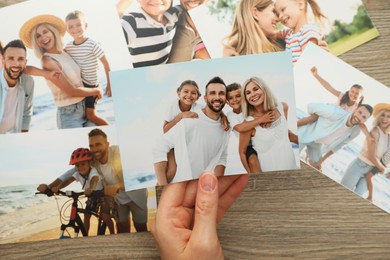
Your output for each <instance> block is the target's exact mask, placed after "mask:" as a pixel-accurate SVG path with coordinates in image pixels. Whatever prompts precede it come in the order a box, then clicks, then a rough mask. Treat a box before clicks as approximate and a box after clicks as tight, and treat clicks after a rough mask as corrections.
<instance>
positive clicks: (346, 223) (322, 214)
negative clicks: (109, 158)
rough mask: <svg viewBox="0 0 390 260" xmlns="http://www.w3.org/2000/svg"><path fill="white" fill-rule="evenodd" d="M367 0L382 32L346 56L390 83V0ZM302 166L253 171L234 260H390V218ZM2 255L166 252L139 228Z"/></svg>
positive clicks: (230, 227) (231, 227) (235, 230)
mask: <svg viewBox="0 0 390 260" xmlns="http://www.w3.org/2000/svg"><path fill="white" fill-rule="evenodd" d="M10 2H12V1H0V4H1V5H3V3H7V4H8V3H10ZM19 2H20V1H19ZM364 3H365V4H366V8H367V11H368V13H369V15H370V17H371V18H372V21H373V22H374V24H375V26H376V28H377V29H378V30H379V33H380V37H378V38H376V39H375V40H372V41H370V42H368V43H366V44H363V45H362V46H359V47H358V48H355V49H353V50H352V51H350V52H348V53H346V54H343V55H342V56H341V58H342V59H343V60H344V61H346V62H348V63H350V64H351V65H353V66H355V67H356V68H358V69H359V70H361V71H363V72H364V73H366V74H368V75H369V76H371V77H374V78H375V79H376V80H378V81H380V82H382V83H383V84H384V85H386V86H390V44H389V42H390V28H389V27H390V1H388V0H367V1H364ZM1 5H0V6H1ZM335 8H337V7H335ZM389 99H390V97H389ZM301 167H302V169H300V170H296V171H284V172H273V173H263V174H252V175H251V177H250V180H249V183H248V185H247V187H246V189H245V190H244V192H243V193H242V195H241V196H240V198H239V199H238V200H237V202H236V203H235V204H234V205H233V207H232V208H231V209H230V210H229V211H228V213H227V214H226V215H225V217H224V219H223V220H222V222H221V223H220V224H219V227H218V233H219V238H220V240H221V243H222V246H223V249H224V252H225V256H226V259H270V258H272V259H275V258H298V259H301V258H309V259H313V258H316V259H321V258H331V259H346V258H348V259H351V258H353V259H386V258H390V256H389V255H390V215H389V214H387V213H385V212H384V211H383V210H381V209H379V208H377V207H376V206H373V205H371V204H370V203H369V202H368V201H366V200H363V199H361V198H360V197H358V196H357V195H355V194H353V193H352V192H350V191H349V190H347V189H345V188H343V187H342V186H340V185H339V184H338V183H336V182H334V181H332V180H331V179H329V178H328V177H326V176H324V175H322V174H321V173H318V172H317V171H315V170H313V169H312V168H310V167H309V166H307V165H305V164H303V163H301ZM160 192H161V189H158V194H160ZM2 224H3V225H6V223H2ZM167 242H169V241H167ZM0 258H1V259H21V258H29V259H78V258H83V259H92V258H100V259H141V258H144V259H158V258H159V255H158V252H157V250H156V247H155V244H154V241H153V238H152V236H151V234H150V233H137V234H120V235H113V236H104V237H90V238H81V239H72V240H51V241H41V242H30V243H17V244H5V245H0Z"/></svg>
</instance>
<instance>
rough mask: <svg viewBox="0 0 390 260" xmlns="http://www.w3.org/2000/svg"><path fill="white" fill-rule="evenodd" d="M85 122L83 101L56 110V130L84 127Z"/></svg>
mask: <svg viewBox="0 0 390 260" xmlns="http://www.w3.org/2000/svg"><path fill="white" fill-rule="evenodd" d="M87 121H88V120H87V118H86V117H85V102H84V99H83V100H81V101H80V102H78V103H75V104H72V105H69V106H64V107H58V108H57V127H58V129H67V128H78V127H84V126H86V125H87Z"/></svg>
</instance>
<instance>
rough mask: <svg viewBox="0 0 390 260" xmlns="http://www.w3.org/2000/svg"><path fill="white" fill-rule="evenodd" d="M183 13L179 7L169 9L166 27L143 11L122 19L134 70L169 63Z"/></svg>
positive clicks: (127, 15)
mask: <svg viewBox="0 0 390 260" xmlns="http://www.w3.org/2000/svg"><path fill="white" fill-rule="evenodd" d="M181 12H182V10H181V8H180V7H179V6H174V7H171V8H169V9H168V10H167V11H166V12H165V13H164V16H165V18H166V19H167V20H168V23H167V24H166V25H163V24H161V23H159V22H157V21H156V20H154V19H153V18H152V17H150V16H149V15H148V14H147V13H146V12H144V11H143V10H142V9H141V11H140V12H137V13H136V12H131V13H129V14H126V15H124V16H123V17H122V20H121V23H122V28H123V32H124V34H125V38H126V42H127V47H128V49H129V52H130V55H131V59H132V63H133V66H134V68H137V67H145V66H153V65H159V64H164V63H166V62H167V60H168V56H169V52H170V51H171V47H172V38H173V36H174V35H175V29H176V24H177V21H178V20H179V15H180V14H181Z"/></svg>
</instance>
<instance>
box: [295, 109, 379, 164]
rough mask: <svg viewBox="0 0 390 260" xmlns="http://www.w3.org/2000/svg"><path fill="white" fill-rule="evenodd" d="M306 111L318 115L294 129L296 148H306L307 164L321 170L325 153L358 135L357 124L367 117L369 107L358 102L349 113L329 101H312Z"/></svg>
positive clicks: (336, 148)
mask: <svg viewBox="0 0 390 260" xmlns="http://www.w3.org/2000/svg"><path fill="white" fill-rule="evenodd" d="M308 113H309V114H316V115H318V120H317V121H315V122H312V123H309V124H307V125H303V126H301V127H299V128H298V136H299V149H300V151H302V150H303V149H304V148H305V147H307V155H308V159H309V164H310V165H312V166H313V167H315V168H317V169H318V170H321V165H322V163H323V162H324V161H325V160H326V159H327V158H329V156H331V155H332V154H334V153H335V152H337V151H338V150H340V149H341V148H342V147H343V146H344V145H346V144H348V143H349V142H351V141H352V140H353V139H354V138H355V137H357V136H358V135H359V133H360V127H359V125H360V124H364V123H365V122H366V121H367V119H368V118H369V117H370V116H371V114H372V107H371V106H370V105H367V104H361V105H360V106H359V107H358V108H357V109H356V110H355V111H354V112H353V113H349V112H348V111H345V110H344V109H341V108H340V107H337V106H335V105H333V104H324V103H312V104H309V105H308Z"/></svg>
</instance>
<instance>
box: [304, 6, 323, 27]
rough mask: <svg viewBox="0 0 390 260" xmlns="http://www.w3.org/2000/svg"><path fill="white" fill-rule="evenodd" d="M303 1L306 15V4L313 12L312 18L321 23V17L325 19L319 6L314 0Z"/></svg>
mask: <svg viewBox="0 0 390 260" xmlns="http://www.w3.org/2000/svg"><path fill="white" fill-rule="evenodd" d="M304 2H305V10H304V11H305V14H306V15H307V5H308V4H309V5H310V8H311V10H312V12H313V15H314V19H315V21H316V23H317V24H318V25H323V19H327V17H326V16H325V15H324V13H323V12H322V11H321V8H320V6H319V5H318V3H317V1H316V0H304Z"/></svg>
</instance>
